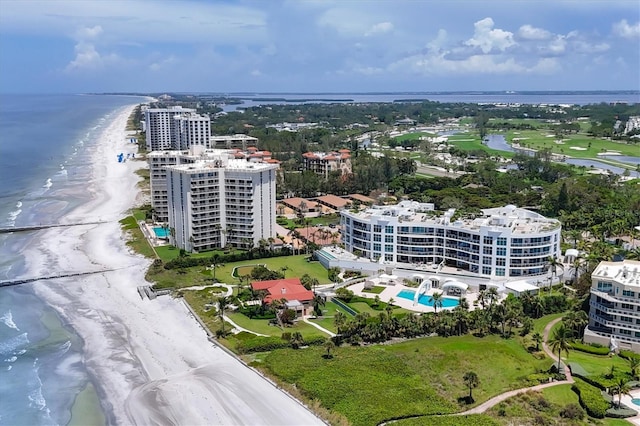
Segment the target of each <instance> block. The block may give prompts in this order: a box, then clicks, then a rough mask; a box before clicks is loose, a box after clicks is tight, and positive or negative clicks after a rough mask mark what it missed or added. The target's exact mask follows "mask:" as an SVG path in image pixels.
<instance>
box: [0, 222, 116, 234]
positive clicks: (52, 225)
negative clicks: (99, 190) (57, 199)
mask: <svg viewBox="0 0 640 426" xmlns="http://www.w3.org/2000/svg"><path fill="white" fill-rule="evenodd" d="M102 223H108V222H106V221H103V220H100V221H95V222H78V223H50V224H46V225H28V226H7V227H2V228H0V234H9V233H11V232H27V231H39V230H40V229H49V228H64V227H70V226H82V225H100V224H102Z"/></svg>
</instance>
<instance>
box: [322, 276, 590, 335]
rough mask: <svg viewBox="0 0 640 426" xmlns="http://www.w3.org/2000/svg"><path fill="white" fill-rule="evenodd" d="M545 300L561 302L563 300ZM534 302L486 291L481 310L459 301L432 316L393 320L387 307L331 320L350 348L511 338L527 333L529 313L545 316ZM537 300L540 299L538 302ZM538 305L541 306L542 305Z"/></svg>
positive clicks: (490, 290)
mask: <svg viewBox="0 0 640 426" xmlns="http://www.w3.org/2000/svg"><path fill="white" fill-rule="evenodd" d="M434 297H435V300H434V301H433V303H434V306H439V307H441V306H442V305H441V304H440V305H438V300H440V299H441V297H440V296H438V295H437V294H435V295H434V296H432V298H434ZM547 297H553V298H556V297H561V298H564V297H565V296H547ZM538 298H539V296H535V297H532V298H531V302H527V303H530V305H525V303H524V301H523V300H521V299H518V298H516V297H513V296H508V297H507V298H506V299H504V300H503V301H499V298H498V293H497V291H496V290H495V289H491V288H490V289H487V290H482V291H481V292H480V295H479V297H478V304H479V307H481V308H482V309H475V310H473V311H469V304H468V302H467V300H466V299H465V298H461V299H460V303H459V305H458V306H456V307H455V308H453V309H448V310H440V311H437V309H436V311H437V312H435V313H423V314H414V313H410V314H406V315H404V316H399V317H396V316H394V315H393V314H392V307H391V304H389V305H388V306H387V308H386V309H385V312H382V313H380V314H378V315H375V316H371V315H370V314H368V313H366V312H360V313H358V314H356V315H355V317H353V318H352V319H348V318H347V316H346V315H345V314H343V313H341V312H337V313H336V315H335V316H334V324H335V326H336V329H337V331H338V335H339V338H338V339H339V341H346V342H348V343H351V344H359V343H360V342H364V343H377V342H384V341H387V340H390V339H392V338H412V337H418V336H429V335H432V334H438V335H440V336H460V335H464V334H467V333H470V332H474V333H476V334H478V335H485V334H487V333H496V334H501V335H503V336H505V337H509V336H511V335H513V330H514V328H519V329H521V334H523V335H524V334H528V333H529V332H530V331H531V329H532V327H533V324H532V321H533V320H532V319H531V317H530V314H529V313H531V312H537V313H539V314H540V315H542V314H543V313H545V312H546V308H544V309H543V308H540V307H537V308H536V306H538V305H537V303H538V302H537V299H538ZM527 300H528V299H527ZM540 300H544V299H541V298H540ZM541 303H542V306H544V301H543V302H541ZM525 306H527V310H525ZM555 306H558V307H559V308H561V309H560V311H561V310H564V309H565V308H566V306H567V303H566V302H564V303H561V304H558V305H555ZM536 310H537V311H536ZM558 312H559V311H558ZM576 327H577V325H576Z"/></svg>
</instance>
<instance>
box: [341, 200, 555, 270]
mask: <svg viewBox="0 0 640 426" xmlns="http://www.w3.org/2000/svg"><path fill="white" fill-rule="evenodd" d="M482 212H483V213H482V215H481V216H479V217H475V218H464V217H461V218H455V210H454V209H450V210H448V211H447V212H445V213H444V214H438V213H437V212H436V211H434V205H433V204H430V203H418V202H415V201H402V202H400V203H399V204H396V205H392V206H373V207H371V208H368V209H366V210H364V211H361V212H351V211H348V210H343V211H341V212H340V214H341V223H342V236H343V237H342V238H343V243H344V245H345V248H346V249H347V250H348V251H349V252H351V253H355V254H358V255H360V256H362V257H366V258H370V259H372V260H376V261H377V260H382V261H385V262H394V263H400V264H402V263H404V264H409V265H415V264H433V265H442V266H451V267H455V268H458V269H460V270H464V271H469V272H472V273H476V274H478V276H479V277H487V278H491V277H529V276H536V275H543V274H546V273H547V269H548V265H549V257H557V256H560V231H561V226H560V222H559V221H557V220H555V219H547V218H545V217H544V216H542V215H540V214H538V213H535V212H532V211H529V210H525V209H521V208H518V207H515V206H511V205H509V206H505V207H500V208H493V209H485V210H483V211H482Z"/></svg>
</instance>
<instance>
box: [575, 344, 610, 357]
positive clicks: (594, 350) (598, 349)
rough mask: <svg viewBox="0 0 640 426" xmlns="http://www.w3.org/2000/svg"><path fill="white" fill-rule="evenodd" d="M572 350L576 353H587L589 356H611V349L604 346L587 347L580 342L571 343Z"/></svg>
mask: <svg viewBox="0 0 640 426" xmlns="http://www.w3.org/2000/svg"><path fill="white" fill-rule="evenodd" d="M571 349H575V350H576V351H580V352H586V353H588V354H593V355H609V348H606V347H604V346H601V345H599V346H595V345H585V344H584V343H580V342H571Z"/></svg>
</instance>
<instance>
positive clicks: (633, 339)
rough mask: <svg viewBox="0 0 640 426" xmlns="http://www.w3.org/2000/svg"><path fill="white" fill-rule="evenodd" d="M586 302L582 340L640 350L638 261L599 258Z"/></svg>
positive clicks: (612, 346) (639, 264)
mask: <svg viewBox="0 0 640 426" xmlns="http://www.w3.org/2000/svg"><path fill="white" fill-rule="evenodd" d="M589 305H590V309H589V325H588V326H587V328H586V330H585V332H584V341H585V342H587V343H600V344H602V345H604V346H609V347H611V348H612V349H616V348H618V349H631V350H632V351H634V352H640V261H637V260H625V261H623V262H600V264H599V265H598V267H597V268H596V269H595V270H594V271H593V272H592V273H591V300H590V302H589Z"/></svg>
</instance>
